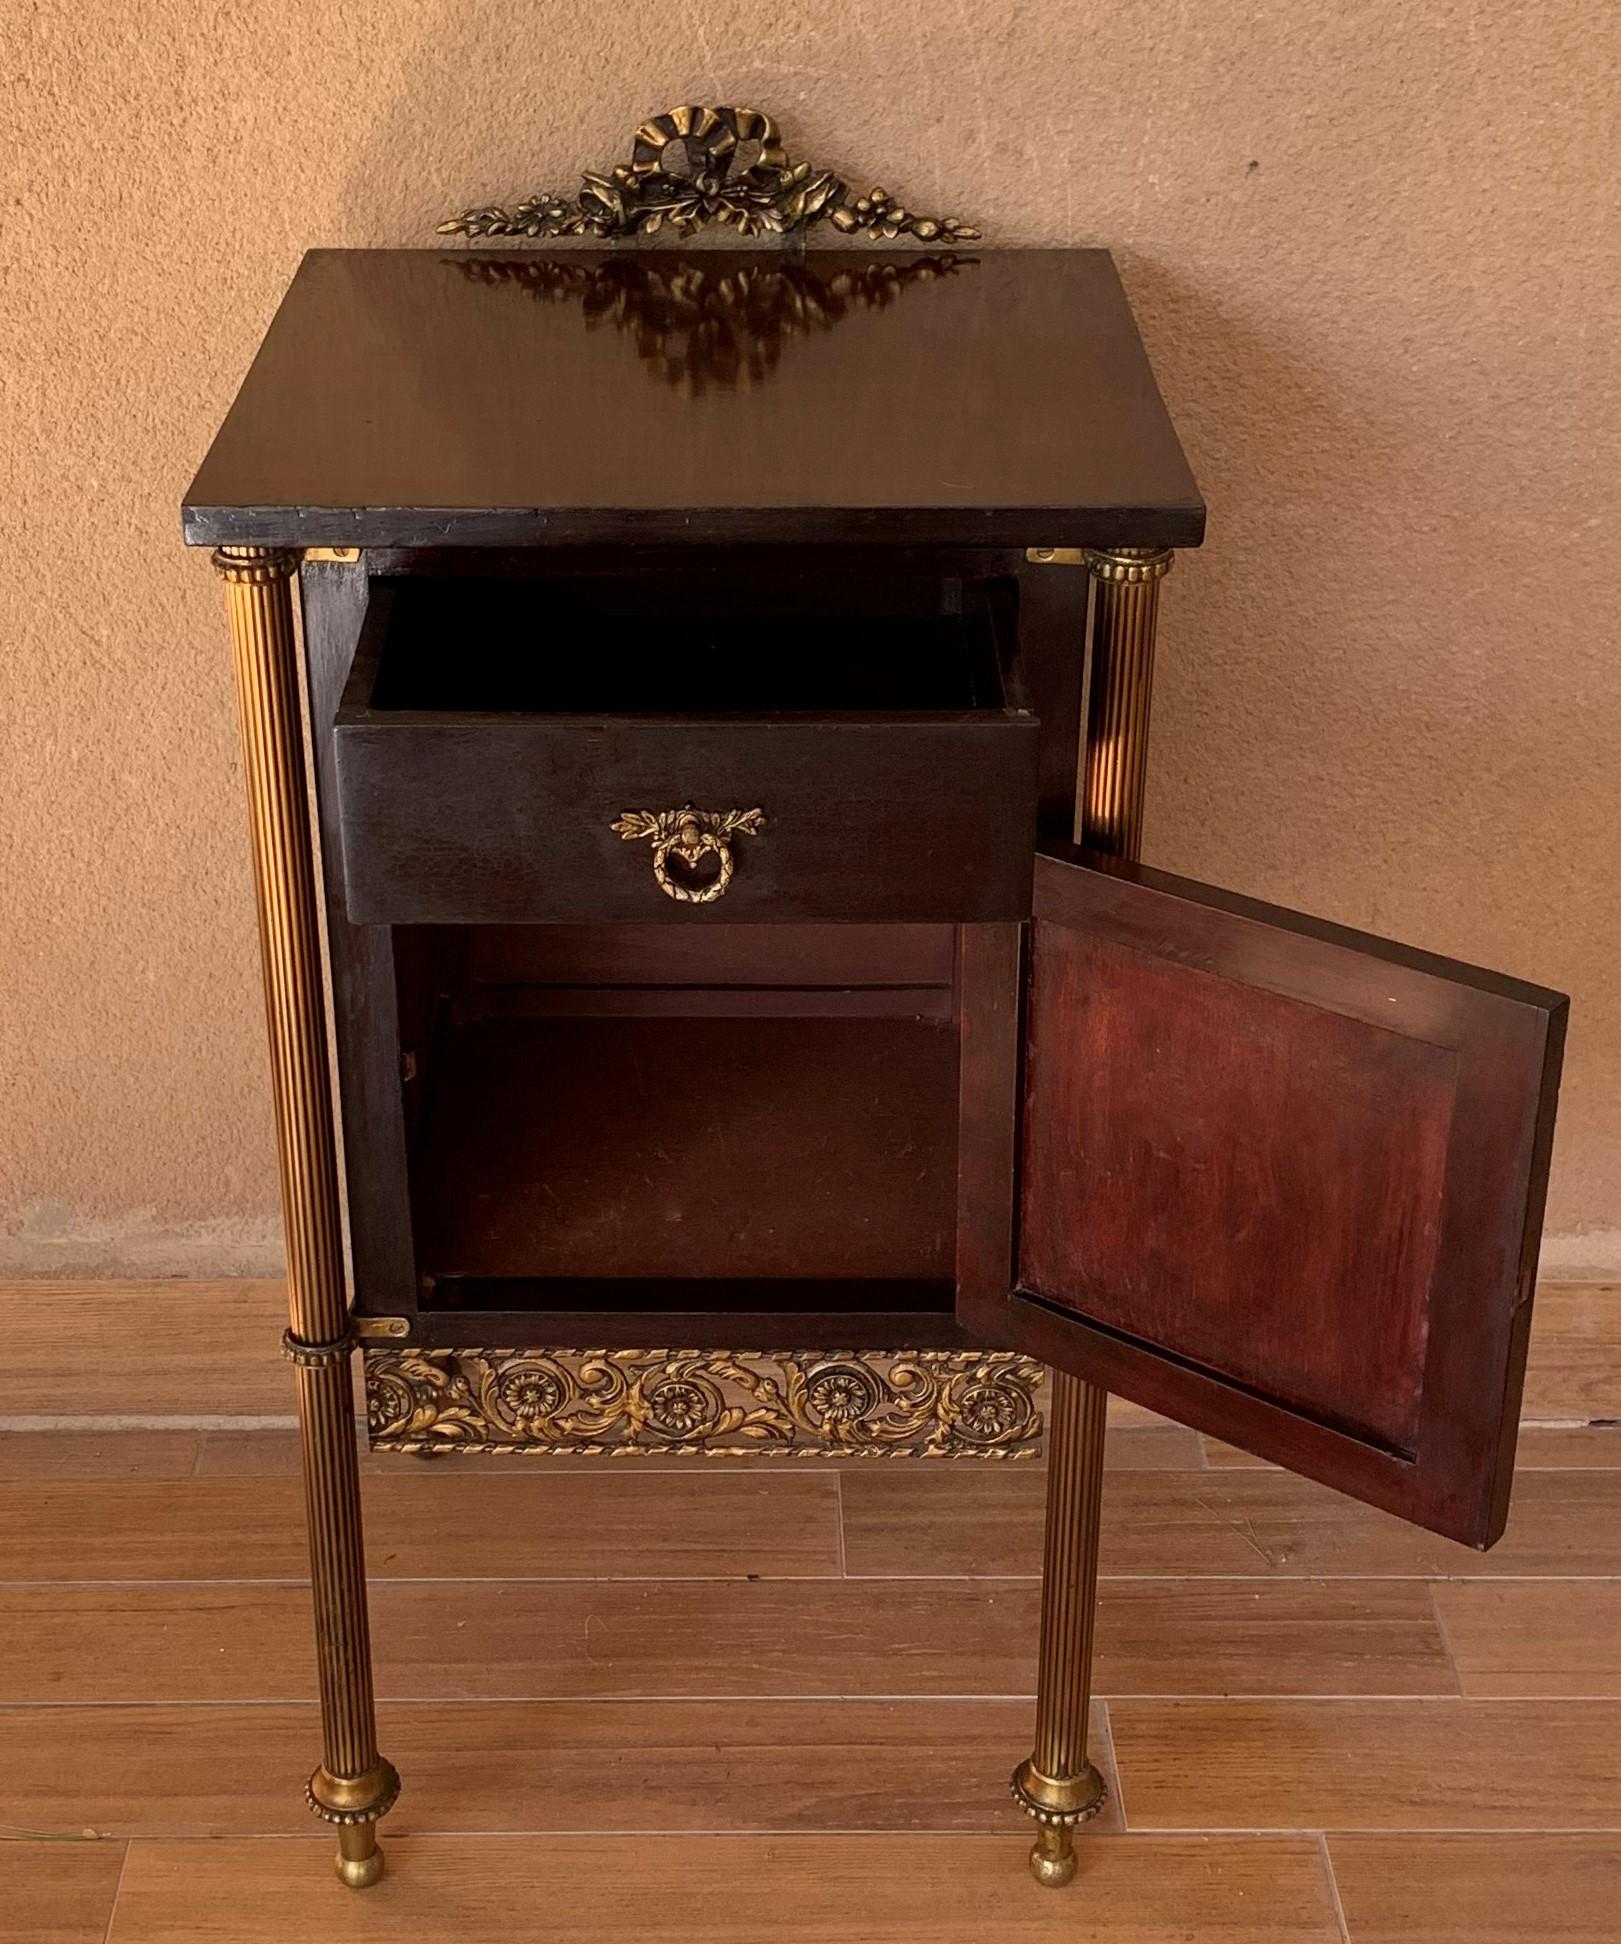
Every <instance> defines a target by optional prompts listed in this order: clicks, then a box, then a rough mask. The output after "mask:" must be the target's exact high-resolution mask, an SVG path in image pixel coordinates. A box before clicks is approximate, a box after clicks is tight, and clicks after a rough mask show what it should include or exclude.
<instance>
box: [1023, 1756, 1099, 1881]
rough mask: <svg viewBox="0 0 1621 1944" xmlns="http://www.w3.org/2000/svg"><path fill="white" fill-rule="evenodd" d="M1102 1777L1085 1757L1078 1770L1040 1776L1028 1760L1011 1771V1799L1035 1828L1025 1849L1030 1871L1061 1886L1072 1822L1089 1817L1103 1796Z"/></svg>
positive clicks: (1071, 1863)
mask: <svg viewBox="0 0 1621 1944" xmlns="http://www.w3.org/2000/svg"><path fill="white" fill-rule="evenodd" d="M1108 1795H1109V1792H1108V1790H1107V1788H1106V1787H1105V1786H1104V1782H1103V1777H1102V1776H1101V1775H1099V1774H1098V1772H1097V1770H1096V1769H1095V1768H1094V1767H1093V1766H1092V1764H1091V1763H1090V1762H1087V1763H1086V1764H1085V1766H1084V1767H1083V1768H1082V1770H1081V1772H1080V1774H1079V1775H1070V1776H1064V1777H1061V1778H1060V1777H1054V1776H1051V1775H1043V1774H1042V1772H1041V1771H1040V1769H1038V1768H1037V1767H1036V1766H1035V1764H1034V1763H1033V1762H1021V1763H1020V1764H1019V1766H1018V1767H1017V1768H1016V1769H1015V1770H1014V1771H1013V1800H1014V1801H1015V1802H1016V1803H1017V1804H1018V1805H1019V1807H1020V1808H1021V1809H1022V1810H1023V1811H1024V1812H1025V1814H1026V1815H1027V1816H1034V1817H1035V1819H1036V1821H1037V1822H1038V1823H1039V1824H1040V1825H1041V1827H1040V1828H1039V1829H1038V1830H1037V1832H1036V1840H1035V1842H1034V1844H1033V1845H1032V1846H1031V1850H1030V1874H1031V1875H1032V1876H1033V1877H1034V1878H1035V1880H1036V1881H1037V1883H1045V1884H1047V1885H1048V1886H1049V1887H1050V1888H1052V1889H1054V1890H1061V1889H1062V1888H1063V1886H1064V1885H1065V1884H1066V1883H1068V1882H1069V1881H1070V1879H1071V1878H1072V1877H1073V1876H1074V1875H1075V1826H1076V1824H1077V1823H1083V1822H1090V1821H1091V1820H1092V1818H1093V1817H1094V1816H1095V1815H1096V1814H1097V1813H1098V1811H1099V1810H1100V1809H1101V1808H1102V1807H1103V1805H1104V1803H1105V1802H1106V1801H1107V1800H1108Z"/></svg>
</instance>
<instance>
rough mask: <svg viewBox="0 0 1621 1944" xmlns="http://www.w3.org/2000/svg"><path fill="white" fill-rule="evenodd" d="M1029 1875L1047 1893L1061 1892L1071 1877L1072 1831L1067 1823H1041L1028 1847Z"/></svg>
mask: <svg viewBox="0 0 1621 1944" xmlns="http://www.w3.org/2000/svg"><path fill="white" fill-rule="evenodd" d="M1030 1874H1031V1875H1032V1876H1033V1877H1034V1878H1035V1880H1036V1881H1037V1883H1044V1884H1046V1885H1047V1887H1048V1889H1050V1890H1062V1889H1063V1887H1064V1885H1065V1884H1066V1883H1068V1882H1069V1880H1070V1878H1071V1877H1073V1876H1074V1874H1075V1832H1074V1830H1073V1829H1071V1828H1070V1826H1069V1825H1068V1824H1067V1823H1044V1824H1043V1825H1042V1826H1041V1828H1040V1829H1039V1830H1038V1831H1037V1832H1036V1840H1035V1841H1034V1842H1033V1843H1032V1844H1031V1845H1030Z"/></svg>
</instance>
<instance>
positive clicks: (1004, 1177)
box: [956, 925, 1024, 1348]
mask: <svg viewBox="0 0 1621 1944" xmlns="http://www.w3.org/2000/svg"><path fill="white" fill-rule="evenodd" d="M1023 931H1024V927H1023V926H1022V925H960V926H959V927H958V928H957V1019H958V1034H959V1039H958V1047H959V1053H958V1069H957V1084H958V1114H957V1129H958V1148H957V1264H956V1275H957V1320H958V1322H959V1323H961V1325H962V1327H963V1328H964V1329H965V1330H966V1331H967V1332H968V1334H969V1335H970V1337H971V1338H972V1339H973V1340H974V1341H975V1342H977V1343H980V1344H983V1345H985V1346H986V1347H987V1348H992V1347H1000V1346H1002V1345H1004V1344H1005V1343H1007V1342H1008V1341H1009V1339H1008V1334H1007V1331H1008V1320H1007V1310H1008V1294H1009V1288H1010V1285H1011V1270H1012V1262H1013V1180H1014V1168H1015V1161H1016V1153H1015V1147H1016V1130H1017V1124H1018V1089H1019V952H1020V941H1021V937H1022V934H1023Z"/></svg>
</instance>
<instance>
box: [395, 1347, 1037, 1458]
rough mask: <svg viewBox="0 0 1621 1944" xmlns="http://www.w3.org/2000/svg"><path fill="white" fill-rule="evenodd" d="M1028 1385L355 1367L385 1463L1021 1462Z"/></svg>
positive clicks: (792, 1355)
mask: <svg viewBox="0 0 1621 1944" xmlns="http://www.w3.org/2000/svg"><path fill="white" fill-rule="evenodd" d="M1042 1380H1043V1371H1042V1368H1041V1366H1040V1364H1038V1363H1036V1362H1034V1361H1033V1360H1032V1359H1030V1358H1027V1357H1021V1356H1018V1355H1017V1354H1015V1353H1013V1352H1010V1351H996V1352H985V1351H977V1350H913V1351H862V1352H860V1353H854V1352H847V1351H812V1350H794V1351H771V1352H766V1351H725V1350H549V1351H537V1350H385V1349H371V1348H368V1349H367V1351H366V1405H367V1416H368V1420H369V1423H370V1428H371V1435H372V1443H373V1445H374V1446H376V1447H377V1449H379V1450H385V1451H463V1452H476V1451H492V1450H493V1451H534V1452H554V1453H565V1452H575V1453H588V1452H627V1453H629V1452H667V1453H676V1452H685V1453H702V1454H706V1455H709V1456H722V1455H724V1456H727V1457H738V1456H742V1455H744V1454H750V1455H752V1454H771V1453H776V1454H782V1455H788V1456H795V1457H801V1456H818V1455H820V1456H825V1457H897V1458H900V1457H919V1458H965V1457H976V1458H1028V1457H1033V1456H1034V1455H1035V1454H1036V1452H1037V1451H1038V1450H1039V1448H1040V1443H1041V1411H1040V1406H1039V1403H1038V1401H1037V1391H1038V1389H1039V1387H1040V1385H1041V1383H1042Z"/></svg>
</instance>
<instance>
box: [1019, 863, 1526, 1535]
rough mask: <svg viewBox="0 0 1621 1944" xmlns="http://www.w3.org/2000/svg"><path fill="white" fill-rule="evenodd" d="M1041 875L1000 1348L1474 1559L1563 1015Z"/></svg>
mask: <svg viewBox="0 0 1621 1944" xmlns="http://www.w3.org/2000/svg"><path fill="white" fill-rule="evenodd" d="M1045 848H1046V854H1044V855H1043V856H1041V857H1040V858H1038V860H1037V865H1036V901H1035V920H1034V923H1033V925H1032V928H1031V943H1030V962H1029V968H1028V975H1027V1025H1026V1032H1027V1040H1026V1056H1025V1080H1024V1111H1023V1126H1022V1134H1021V1161H1022V1169H1021V1177H1020V1189H1019V1220H1018V1238H1017V1270H1016V1288H1015V1292H1014V1297H1013V1302H1012V1311H1013V1326H1014V1329H1015V1330H1016V1331H1017V1332H1018V1333H1019V1336H1020V1340H1021V1345H1022V1346H1023V1347H1029V1348H1031V1349H1034V1350H1036V1351H1037V1353H1038V1354H1041V1355H1043V1356H1046V1357H1048V1358H1049V1359H1050V1360H1051V1361H1053V1362H1054V1363H1057V1364H1060V1365H1063V1366H1065V1367H1067V1368H1070V1369H1073V1370H1077V1371H1079V1372H1080V1373H1081V1374H1082V1375H1084V1376H1087V1377H1090V1378H1093V1379H1094V1380H1095V1381H1098V1382H1100V1383H1105V1384H1107V1385H1108V1387H1109V1388H1110V1389H1112V1390H1116V1391H1119V1392H1120V1393H1121V1394H1122V1395H1124V1396H1127V1397H1130V1398H1133V1399H1135V1400H1136V1401H1138V1402H1140V1403H1143V1404H1146V1405H1149V1406H1150V1407H1152V1408H1154V1409H1157V1410H1161V1411H1164V1412H1166V1413H1167V1414H1168V1415H1170V1416H1173V1417H1176V1418H1179V1419H1181V1420H1182V1421H1183V1422H1185V1423H1188V1424H1193V1425H1195V1426H1196V1427H1197V1428H1199V1429H1202V1430H1206V1431H1210V1432H1212V1433H1214V1434H1216V1435H1218V1436H1220V1437H1223V1438H1227V1439H1230V1440H1232V1441H1233V1442H1235V1443H1238V1444H1241V1445H1244V1446H1246V1447H1247V1448H1248V1449H1250V1450H1252V1451H1254V1452H1256V1453H1258V1454H1259V1455H1260V1456H1262V1457H1267V1458H1272V1459H1275V1460H1277V1461H1278V1462H1280V1463H1282V1464H1285V1465H1288V1466H1289V1467H1290V1468H1291V1469H1293V1470H1296V1471H1301V1472H1305V1473H1307V1474H1309V1475H1311V1476H1313V1477H1316V1478H1320V1479H1322V1480H1323V1481H1324V1482H1325V1483H1328V1484H1330V1485H1334V1486H1337V1487H1339V1488H1340V1489H1342V1490H1344V1491H1347V1492H1351V1493H1353V1494H1354V1495H1356V1496H1357V1497H1360V1498H1364V1499H1367V1500H1369V1501H1371V1502H1373V1503H1375V1504H1379V1505H1383V1506H1385V1507H1387V1508H1388V1509H1389V1510H1391V1511H1394V1512H1397V1513H1399V1514H1400V1515H1402V1516H1403V1517H1406V1518H1409V1519H1412V1520H1414V1521H1415V1522H1417V1523H1419V1524H1423V1525H1427V1526H1430V1527H1432V1528H1433V1529H1435V1530H1436V1531H1440V1532H1445V1533H1448V1534H1450V1535H1451V1536H1452V1537H1455V1538H1459V1539H1463V1540H1465V1541H1468V1542H1469V1543H1472V1544H1475V1545H1486V1544H1490V1542H1491V1541H1492V1540H1493V1539H1494V1538H1495V1537H1496V1536H1497V1535H1498V1533H1499V1532H1500V1531H1501V1529H1502V1522H1503V1518H1504V1515H1505V1513H1506V1508H1507V1490H1508V1483H1509V1473H1510V1470H1511V1466H1512V1457H1513V1440H1514V1429H1515V1422H1516V1419H1517V1415H1518V1409H1519V1395H1520V1384H1521V1376H1522V1372H1523V1365H1524V1354H1525V1339H1526V1332H1527V1328H1528V1325H1529V1318H1530V1299H1531V1287H1532V1278H1533V1274H1534V1269H1535V1250H1536V1241H1537V1235H1538V1232H1539V1229H1540V1224H1541V1213H1542V1201H1543V1192H1544V1187H1545V1183H1546V1176H1547V1157H1548V1148H1549V1142H1550V1137H1551V1131H1552V1121H1553V1105H1554V1099H1555V1094H1556V1089H1557V1078H1558V1067H1559V1057H1560V1051H1561V1047H1562V1043H1563V1035H1564V1015H1565V1002H1564V1000H1563V999H1562V998H1560V997H1559V995H1557V994H1555V993H1551V992H1547V991H1544V990H1543V989H1541V988H1539V987H1534V986H1527V985H1522V984H1520V983H1518V982H1516V981H1512V980H1506V979H1501V978H1498V977H1496V976H1495V975H1493V974H1490V973H1482V972H1478V971H1475V970H1473V969H1472V968H1470V967H1466V966H1461V965H1458V964H1456V963H1454V962H1452V961H1450V960H1444V959H1437V958H1433V957H1431V956H1429V955H1428V954H1425V953H1418V952H1412V951H1408V950H1406V949H1404V948H1403V947H1400V946H1395V945H1390V944H1387V943H1384V942H1383V941H1380V940H1377V939H1372V938H1369V937H1366V936H1365V935H1363V934H1361V933H1356V932H1350V931H1346V930H1343V929H1342V928H1340V927H1337V926H1331V925H1326V924H1322V923H1320V922H1318V921H1316V920H1312V919H1308V918H1303V917H1300V916H1299V915H1297V914H1294V913H1290V912H1285V911H1280V910H1278V909H1276V908H1275V907H1272V906H1267V905H1261V904H1256V903H1254V902H1252V901H1250V900H1248V899H1242V898H1237V897H1234V896H1231V895H1230V894H1228V893H1224V892H1219V891H1214V890H1212V889H1210V888H1209V887H1207V886H1203V885H1196V884H1190V883H1188V882H1186V881H1185V880H1182V879H1177V878H1170V877H1166V876H1164V875H1162V874H1160V873H1158V872H1153V871H1148V870H1145V869H1142V868H1141V867H1138V866H1133V865H1129V864H1124V863H1121V862H1120V861H1118V860H1114V859H1107V858H1102V857H1091V856H1087V857H1086V858H1085V860H1084V861H1083V854H1082V853H1081V852H1079V851H1076V850H1073V849H1071V848H1069V847H1058V846H1047V847H1045Z"/></svg>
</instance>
